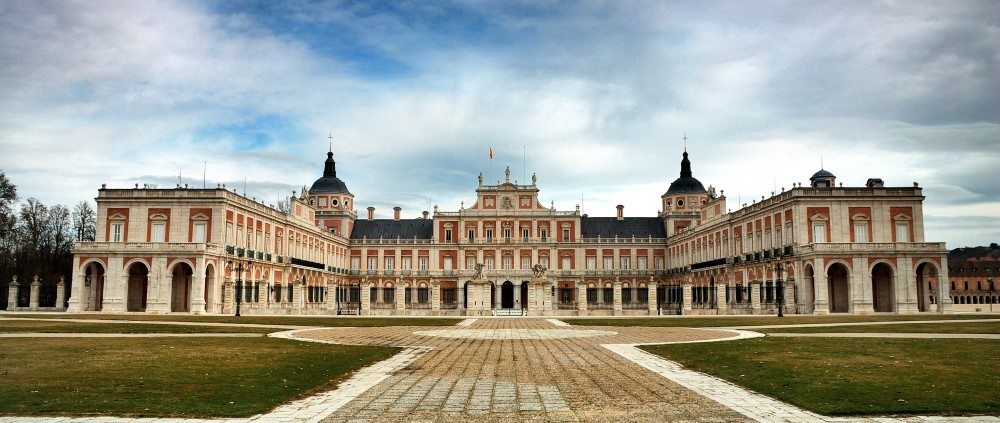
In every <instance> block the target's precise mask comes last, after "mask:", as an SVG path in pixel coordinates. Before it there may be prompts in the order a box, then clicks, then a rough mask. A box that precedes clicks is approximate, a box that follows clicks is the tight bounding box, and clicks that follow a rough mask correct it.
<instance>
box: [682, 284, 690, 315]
mask: <svg viewBox="0 0 1000 423" xmlns="http://www.w3.org/2000/svg"><path fill="white" fill-rule="evenodd" d="M681 290H682V294H681V295H682V296H683V297H684V309H683V310H684V311H683V314H691V282H690V281H685V282H684V284H682V285H681Z"/></svg>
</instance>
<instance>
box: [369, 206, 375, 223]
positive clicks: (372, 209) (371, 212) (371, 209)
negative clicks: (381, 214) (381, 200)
mask: <svg viewBox="0 0 1000 423" xmlns="http://www.w3.org/2000/svg"><path fill="white" fill-rule="evenodd" d="M368 220H375V207H369V208H368Z"/></svg>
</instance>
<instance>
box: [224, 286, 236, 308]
mask: <svg viewBox="0 0 1000 423" xmlns="http://www.w3.org/2000/svg"><path fill="white" fill-rule="evenodd" d="M234 288H235V286H234V283H233V280H232V279H229V278H226V280H225V281H223V282H222V314H233V313H234V312H235V311H236V305H235V303H234V299H233V295H234V294H235V293H234V292H233V289H234Z"/></svg>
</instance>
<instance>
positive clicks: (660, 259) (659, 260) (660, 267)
mask: <svg viewBox="0 0 1000 423" xmlns="http://www.w3.org/2000/svg"><path fill="white" fill-rule="evenodd" d="M653 265H654V266H656V270H663V257H657V258H656V260H655V262H654V264H653Z"/></svg>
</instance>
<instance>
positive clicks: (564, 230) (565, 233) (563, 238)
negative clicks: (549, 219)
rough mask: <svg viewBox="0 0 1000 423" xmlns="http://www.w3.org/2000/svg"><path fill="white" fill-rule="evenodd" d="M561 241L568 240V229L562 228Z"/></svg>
mask: <svg viewBox="0 0 1000 423" xmlns="http://www.w3.org/2000/svg"><path fill="white" fill-rule="evenodd" d="M562 242H569V229H563V231H562Z"/></svg>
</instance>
